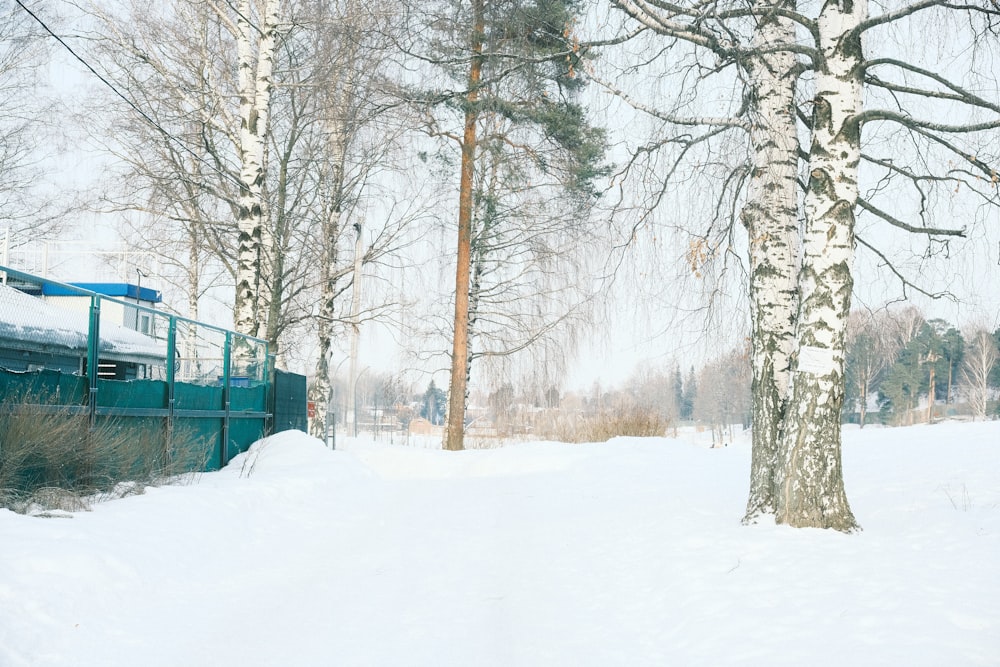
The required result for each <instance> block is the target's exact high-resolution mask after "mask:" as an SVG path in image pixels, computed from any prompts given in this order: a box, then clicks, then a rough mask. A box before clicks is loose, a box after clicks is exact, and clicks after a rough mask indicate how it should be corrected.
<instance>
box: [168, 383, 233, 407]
mask: <svg viewBox="0 0 1000 667" xmlns="http://www.w3.org/2000/svg"><path fill="white" fill-rule="evenodd" d="M223 407H224V406H223V405H222V387H220V386H213V385H203V384H189V383H187V382H178V383H177V384H175V385H174V408H175V409H177V410H222V409H223Z"/></svg>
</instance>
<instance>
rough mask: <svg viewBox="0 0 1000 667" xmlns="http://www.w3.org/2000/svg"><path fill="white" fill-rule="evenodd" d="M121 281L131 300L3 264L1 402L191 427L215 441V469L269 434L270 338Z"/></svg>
mask: <svg viewBox="0 0 1000 667" xmlns="http://www.w3.org/2000/svg"><path fill="white" fill-rule="evenodd" d="M117 287H123V288H125V296H123V297H121V298H117V297H112V296H108V295H106V294H102V293H100V292H99V291H96V290H95V289H86V288H83V287H80V286H77V285H71V284H66V283H61V282H57V281H52V280H48V279H45V278H41V277H38V276H34V275H31V274H28V273H24V272H21V271H17V270H14V269H11V268H8V267H6V266H2V265H0V403H2V404H4V405H11V406H17V405H23V404H25V403H31V404H34V407H35V408H40V409H52V410H60V411H64V412H67V413H70V414H86V415H87V416H88V417H89V419H90V422H91V424H94V423H96V421H97V420H98V419H102V418H116V419H129V420H142V421H141V423H148V424H149V425H150V427H151V428H155V427H156V426H155V425H156V424H159V425H161V426H162V427H163V428H164V429H165V432H166V433H167V434H170V433H173V432H175V431H177V429H179V428H182V429H183V430H184V432H185V435H186V437H198V438H203V439H204V440H205V441H206V443H207V444H206V457H205V459H206V463H205V469H215V468H217V467H221V466H224V465H225V464H226V463H227V462H228V461H229V459H230V458H232V457H233V456H235V454H237V453H239V452H241V451H244V450H246V448H247V447H249V446H250V444H252V443H253V442H254V441H255V440H257V439H259V438H261V437H263V436H264V435H266V434H267V433H268V432H269V427H270V421H271V418H272V413H271V406H272V405H273V395H272V394H273V386H272V377H273V372H272V371H273V369H272V358H271V357H270V356H269V354H268V347H267V342H266V341H264V340H261V339H258V338H253V337H250V336H245V335H242V334H239V333H236V332H233V331H229V330H226V329H222V328H220V327H216V326H212V325H210V324H206V323H203V322H197V321H194V320H189V319H186V318H183V317H179V316H176V315H171V314H168V313H164V312H162V311H160V310H157V309H156V308H154V307H152V305H151V302H150V301H148V300H145V301H144V299H146V298H147V297H148V296H149V294H150V292H151V291H150V290H148V288H147V289H146V290H143V289H141V288H139V287H137V286H135V285H119V286H117ZM133 294H134V299H133V298H132V296H133ZM154 294H155V293H154ZM144 303H145V304H150V305H144Z"/></svg>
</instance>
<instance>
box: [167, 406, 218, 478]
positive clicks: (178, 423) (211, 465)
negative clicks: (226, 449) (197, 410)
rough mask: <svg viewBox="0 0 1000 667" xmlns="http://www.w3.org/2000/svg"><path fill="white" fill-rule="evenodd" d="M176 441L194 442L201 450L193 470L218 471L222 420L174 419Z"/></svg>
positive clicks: (199, 418)
mask: <svg viewBox="0 0 1000 667" xmlns="http://www.w3.org/2000/svg"><path fill="white" fill-rule="evenodd" d="M174 438H175V440H176V441H178V442H180V441H184V440H187V441H194V442H196V443H197V444H198V445H199V447H200V450H201V456H200V457H199V459H198V461H197V466H196V467H192V471H194V470H205V471H211V470H218V469H219V461H220V460H221V455H222V419H221V418H218V419H213V418H206V417H176V418H175V419H174Z"/></svg>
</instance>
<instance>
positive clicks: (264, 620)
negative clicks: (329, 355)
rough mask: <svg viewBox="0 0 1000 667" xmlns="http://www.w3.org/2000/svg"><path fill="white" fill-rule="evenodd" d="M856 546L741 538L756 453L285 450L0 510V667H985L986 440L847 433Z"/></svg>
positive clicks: (999, 435)
mask: <svg viewBox="0 0 1000 667" xmlns="http://www.w3.org/2000/svg"><path fill="white" fill-rule="evenodd" d="M844 467H845V475H846V479H847V491H848V497H849V499H850V501H851V504H852V506H853V509H854V511H855V513H856V515H857V517H858V519H859V521H860V522H861V524H862V526H863V528H864V530H863V532H861V533H859V534H855V535H842V534H839V533H835V532H831V531H821V530H796V529H791V528H787V527H783V526H775V525H773V524H771V525H766V524H762V525H756V526H751V527H744V526H741V525H740V523H739V519H740V516H741V515H742V511H743V508H744V503H745V501H746V491H747V476H748V471H749V446H748V445H746V444H745V443H737V444H735V445H734V446H731V447H728V448H724V449H708V448H706V447H704V446H701V445H699V444H693V443H691V442H685V441H678V440H670V439H665V438H656V439H622V438H620V439H616V440H613V441H611V442H609V443H605V444H588V445H567V444H556V443H529V444H521V445H513V446H508V447H504V448H501V449H493V450H478V451H466V452H458V453H452V452H442V451H433V450H428V449H418V448H415V447H403V446H395V447H393V446H389V445H381V444H375V443H370V442H362V441H348V442H346V443H344V450H338V451H330V450H328V449H326V448H325V447H324V446H323V445H322V444H321V443H320V442H319V441H316V440H313V439H311V438H309V437H307V436H305V435H303V434H300V433H283V434H280V435H278V436H276V437H273V438H271V439H269V440H266V441H263V442H262V443H258V444H257V445H255V446H254V448H253V449H252V450H251V452H250V453H248V454H247V455H243V456H241V457H239V458H238V459H237V460H235V461H233V463H232V464H231V465H230V466H229V467H227V468H226V469H224V470H222V471H219V472H216V473H210V474H205V475H202V476H200V479H198V480H197V481H196V482H195V483H192V484H188V485H183V486H167V487H160V488H151V489H148V490H147V491H146V493H145V494H144V495H139V496H131V497H127V498H124V499H121V500H115V501H110V502H104V503H99V504H96V505H95V506H94V508H93V511H91V512H81V513H77V514H75V515H74V516H73V517H72V518H68V519H67V518H51V519H43V518H36V517H28V516H21V515H16V514H13V513H11V512H8V511H0V666H2V667H21V666H31V667H36V666H39V667H40V666H43V665H66V666H74V667H85V666H91V665H92V666H101V667H109V666H114V665H123V666H128V667H147V666H149V667H152V666H158V665H162V666H170V667H179V666H197V665H205V666H206V667H207V666H212V667H226V666H229V665H233V666H236V665H240V666H248V665H253V666H256V665H275V666H278V665H280V666H309V665H323V666H326V665H337V666H343V665H391V666H397V665H427V666H443V665H462V666H465V665H475V666H481V665H486V666H490V665H496V666H506V665H572V666H578V665H595V666H596V665H600V666H604V665H630V666H631V665H683V666H688V665H706V666H707V665H712V666H718V665H767V666H768V667H773V666H777V665H796V666H800V665H907V666H919V665H927V666H938V665H943V666H948V667H955V666H961V665H1000V572H998V569H1000V568H998V566H1000V422H992V423H985V424H959V423H946V424H938V425H934V426H918V427H911V428H905V429H873V428H869V429H865V430H864V431H859V430H850V431H848V432H846V434H845V446H844Z"/></svg>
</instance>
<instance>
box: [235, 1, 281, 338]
mask: <svg viewBox="0 0 1000 667" xmlns="http://www.w3.org/2000/svg"><path fill="white" fill-rule="evenodd" d="M278 6H279V0H266V2H265V5H264V12H263V14H262V17H261V26H260V32H258V30H257V28H256V27H255V26H252V25H251V24H250V16H252V13H251V10H252V7H251V0H241V1H240V3H239V11H238V12H237V22H236V25H237V57H238V65H237V66H238V86H239V95H240V160H241V166H240V176H239V178H240V197H239V208H238V214H237V225H238V228H239V238H238V245H239V250H238V256H237V265H236V297H235V304H234V308H233V324H234V327H235V329H236V331H239V332H240V333H245V334H249V335H252V336H259V335H261V334H262V333H265V332H266V331H267V317H268V311H269V304H270V301H271V298H270V296H269V295H268V289H269V285H271V284H272V282H273V281H272V280H271V276H270V275H268V274H269V272H270V271H271V262H270V261H269V259H268V255H269V254H270V251H271V249H270V245H271V244H270V243H269V242H268V237H269V234H268V233H267V230H266V210H267V207H266V204H265V199H264V178H265V174H266V165H265V145H266V142H267V129H268V116H269V111H270V101H271V91H272V88H273V71H274V57H275V48H276V45H277V24H278V8H279V7H278ZM255 44H256V49H255V48H254V45H255Z"/></svg>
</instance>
